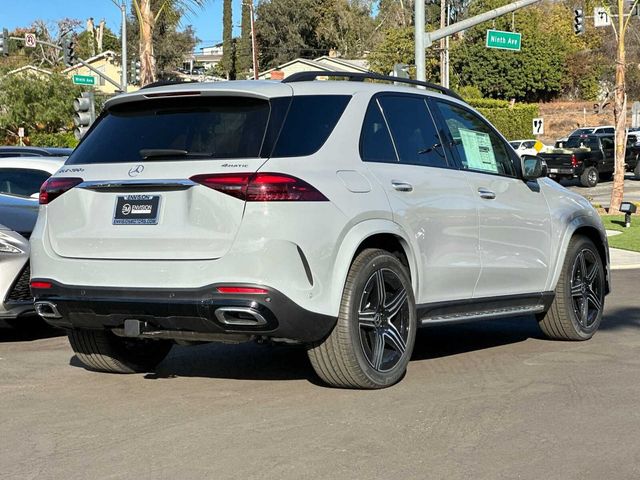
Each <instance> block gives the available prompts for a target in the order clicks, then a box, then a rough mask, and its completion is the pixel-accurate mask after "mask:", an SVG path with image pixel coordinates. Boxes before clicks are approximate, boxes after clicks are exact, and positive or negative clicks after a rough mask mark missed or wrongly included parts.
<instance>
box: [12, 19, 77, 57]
mask: <svg viewBox="0 0 640 480" xmlns="http://www.w3.org/2000/svg"><path fill="white" fill-rule="evenodd" d="M81 25H82V22H81V21H80V20H76V19H73V18H63V19H62V20H58V21H57V22H55V23H50V22H45V21H44V20H36V21H35V22H33V24H32V25H31V27H30V28H29V29H28V30H27V31H30V32H32V33H35V34H36V36H37V37H38V39H39V40H43V41H45V42H48V43H52V44H54V45H62V40H63V38H65V37H70V36H72V35H73V34H74V33H75V31H76V30H77V29H78V28H79V27H80V26H81ZM20 43H22V42H20ZM25 50H28V52H27V56H28V57H29V58H30V59H31V61H32V62H33V63H34V64H36V65H38V66H41V67H46V68H52V67H57V66H62V53H61V52H60V50H57V49H55V48H52V47H48V46H45V45H42V44H38V46H37V47H36V48H29V49H25Z"/></svg>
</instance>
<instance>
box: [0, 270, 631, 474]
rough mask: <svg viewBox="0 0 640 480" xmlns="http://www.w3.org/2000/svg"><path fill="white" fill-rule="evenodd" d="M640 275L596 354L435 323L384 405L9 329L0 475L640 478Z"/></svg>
mask: <svg viewBox="0 0 640 480" xmlns="http://www.w3.org/2000/svg"><path fill="white" fill-rule="evenodd" d="M639 275H640V271H638V270H626V271H616V272H614V288H615V293H614V294H613V295H611V296H609V297H608V298H607V303H606V316H605V319H604V321H603V324H602V327H601V330H600V331H599V332H598V333H597V334H596V336H595V337H594V338H593V339H592V340H591V341H589V342H584V343H564V342H553V341H546V340H544V339H542V338H541V335H540V332H539V330H538V328H537V325H536V323H535V321H534V319H533V318H531V317H521V318H513V319H508V320H502V321H493V322H485V323H475V324H467V325H458V326H448V327H434V328H431V329H428V330H423V331H421V333H420V334H419V338H418V341H417V343H416V351H415V354H414V358H413V361H412V362H411V363H410V365H409V370H408V374H407V376H406V377H405V379H404V380H403V381H402V382H401V383H400V384H399V385H397V386H395V387H392V388H389V389H386V390H382V391H375V392H370V391H344V390H336V389H330V388H325V387H323V386H320V385H318V383H317V380H316V378H315V376H314V374H313V371H312V370H311V367H310V366H309V364H308V362H307V360H306V356H305V354H304V352H303V351H302V350H300V349H298V348H292V347H269V346H264V345H254V344H245V345H240V346H224V345H203V346H198V347H174V350H173V351H172V353H171V354H170V356H169V357H168V358H167V359H166V360H165V361H164V362H163V363H162V364H161V366H160V368H159V370H158V372H157V373H154V374H147V375H129V376H118V375H107V374H100V373H92V372H89V371H87V370H85V369H83V368H82V367H81V366H80V365H79V363H78V361H77V360H76V359H75V358H74V357H73V354H72V352H71V349H70V348H69V347H68V345H67V341H66V338H65V337H60V336H51V335H52V332H51V331H47V330H43V331H40V332H38V333H36V334H25V333H15V332H0V335H2V340H0V412H1V414H0V415H1V418H2V421H1V422H0V472H2V473H1V474H0V477H1V478H3V479H5V480H8V479H21V480H22V479H31V478H33V479H35V478H37V479H83V480H84V479H134V478H135V479H172V480H173V479H205V478H215V479H227V478H234V479H258V478H269V479H271V478H273V479H302V478H312V479H319V478H321V479H360V478H362V479H430V478H437V479H440V478H446V479H467V478H468V479H474V480H477V479H492V480H493V479H515V478H519V479H536V480H538V479H563V480H566V479H580V480H586V479H597V480H601V479H605V478H606V479H608V480H610V479H625V480H626V479H631V478H639V477H640V401H639V399H640V381H639V379H640V375H639V372H640V328H639V327H640V300H639V299H638V295H637V288H636V284H637V282H638V279H639V278H640V277H639Z"/></svg>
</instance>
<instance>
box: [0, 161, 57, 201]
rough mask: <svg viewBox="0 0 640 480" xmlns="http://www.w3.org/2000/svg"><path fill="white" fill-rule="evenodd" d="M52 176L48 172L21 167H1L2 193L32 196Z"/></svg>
mask: <svg viewBox="0 0 640 480" xmlns="http://www.w3.org/2000/svg"><path fill="white" fill-rule="evenodd" d="M49 177H50V174H49V173H48V172H43V171H41V170H31V169H21V168H0V193H10V194H12V195H22V196H24V197H30V196H31V195H33V194H34V193H38V192H39V191H40V186H41V185H42V184H43V183H44V182H45V180H46V179H47V178H49Z"/></svg>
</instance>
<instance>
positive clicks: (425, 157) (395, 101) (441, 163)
mask: <svg viewBox="0 0 640 480" xmlns="http://www.w3.org/2000/svg"><path fill="white" fill-rule="evenodd" d="M380 105H381V106H382V110H383V111H384V114H385V117H386V119H387V122H388V123H389V129H390V130H391V135H392V136H393V141H394V143H395V146H396V150H397V151H398V158H399V159H400V162H401V163H407V164H412V165H427V166H433V167H446V166H447V159H446V157H445V154H444V148H443V147H442V142H441V141H440V137H439V136H438V132H437V131H436V127H435V125H434V124H433V119H432V118H431V114H430V113H429V110H428V109H427V103H426V102H425V100H424V99H423V98H420V97H409V96H384V97H381V98H380Z"/></svg>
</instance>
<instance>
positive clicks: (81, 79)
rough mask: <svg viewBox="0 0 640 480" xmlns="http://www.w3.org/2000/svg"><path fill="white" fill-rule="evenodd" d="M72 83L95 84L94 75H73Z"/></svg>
mask: <svg viewBox="0 0 640 480" xmlns="http://www.w3.org/2000/svg"><path fill="white" fill-rule="evenodd" d="M73 83H74V84H75V85H95V84H96V77H92V76H91V75H74V76H73Z"/></svg>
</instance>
